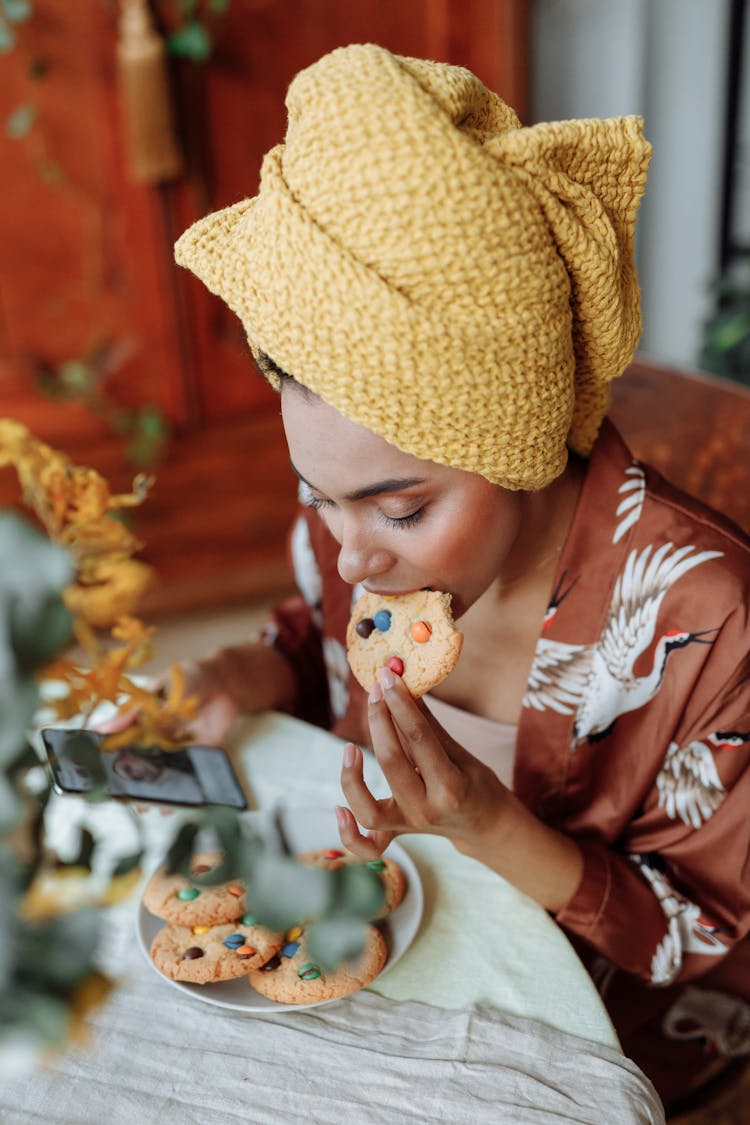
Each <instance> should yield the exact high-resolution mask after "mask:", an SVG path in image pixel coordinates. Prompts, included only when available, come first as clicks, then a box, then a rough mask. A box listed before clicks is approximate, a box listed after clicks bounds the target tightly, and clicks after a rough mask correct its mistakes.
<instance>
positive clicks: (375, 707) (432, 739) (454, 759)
mask: <svg viewBox="0 0 750 1125" xmlns="http://www.w3.org/2000/svg"><path fill="white" fill-rule="evenodd" d="M369 720H370V730H371V732H372V734H373V741H375V731H374V730H373V723H376V724H377V729H378V731H381V730H385V729H387V727H388V726H389V725H390V727H391V728H392V729H393V730H394V733H395V735H396V738H397V740H398V742H399V744H400V745H401V747H402V749H403V752H404V758H405V760H407V761H408V760H411V762H413V763H414V766H416V770H417V772H416V776H417V777H419V776H420V775H421V779H422V784H423V786H424V788H426V789H430V787H431V786H436V785H438V784H440V783H444V782H445V781H449V780H450V779H451V778H455V777H456V776H457V775H458V774H459V773H460V769H459V763H460V761H461V758H462V757H464V756H465V751H462V749H461V747H459V746H458V744H457V743H454V742H453V740H452V739H450V738H449V737H448V736H447V735H446V734H445V732H444V731H442V728H440V727H439V726H437V727H436V726H435V725H434V724H433V721H432V718H431V716H430V715H429V713H428V712H427V710H426V708H425V707H424V705H423V704H420V703H419V701H418V700H415V699H414V698H413V697H412V695H411V694H410V692H409V691H408V689H407V688H406V687H405V685H404V683H403V681H402V680H401V679H400V677H399V676H396V675H394V674H393V672H391V670H390V669H389V668H382V669H381V670H380V684H379V685H377V686H376V688H375V689H373V691H372V692H371V693H370V708H369ZM389 747H390V748H391V749H392V743H389ZM376 754H377V748H376ZM378 760H380V756H379V755H378ZM381 765H383V763H382V762H381ZM383 769H384V770H385V766H383Z"/></svg>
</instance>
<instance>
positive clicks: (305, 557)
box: [266, 422, 750, 1103]
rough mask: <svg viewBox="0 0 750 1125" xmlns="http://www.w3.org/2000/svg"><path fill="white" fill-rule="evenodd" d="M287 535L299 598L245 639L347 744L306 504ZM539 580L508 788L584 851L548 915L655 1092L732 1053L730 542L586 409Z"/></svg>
mask: <svg viewBox="0 0 750 1125" xmlns="http://www.w3.org/2000/svg"><path fill="white" fill-rule="evenodd" d="M292 551H293V556H294V561H295V569H296V573H297V578H298V583H299V587H300V590H301V593H302V596H301V597H299V598H295V599H291V600H290V601H289V602H287V603H285V604H283V605H282V606H280V607H279V608H278V610H277V611H276V612H275V613H274V615H273V619H272V622H271V623H270V624H269V627H268V629H267V633H266V639H267V640H268V641H269V643H273V644H275V645H276V647H277V648H278V649H279V650H280V651H281V652H283V653H284V654H285V655H286V656H287V657H288V658H289V659H290V660H291V661H292V663H293V665H294V667H295V669H296V671H297V675H298V682H299V685H300V688H299V698H298V706H297V710H296V713H297V714H299V715H300V716H301V717H303V718H306V719H308V720H310V721H312V722H315V723H318V724H320V725H324V726H328V727H330V728H331V729H332V730H333V731H334V732H335V733H336V734H338V735H340V736H341V737H343V738H347V739H351V740H353V741H355V742H358V743H360V744H362V745H367V742H368V730H367V725H366V699H365V695H364V692H363V691H362V690H361V688H360V687H359V686H358V684H357V683H356V682H355V681H354V680H353V678H352V677H351V675H350V673H349V670H348V667H347V665H346V659H345V654H344V648H343V645H344V636H345V630H346V624H347V621H348V619H349V615H350V610H351V605H352V601H353V599H354V598H356V596H357V595H358V591H356V590H355V591H352V588H351V587H349V586H348V585H346V584H345V583H344V582H343V581H342V580H341V579H340V577H339V575H338V572H337V569H336V559H337V545H336V543H335V541H334V540H333V539H332V537H331V536H330V535H329V534H328V532H327V531H326V529H325V527H324V526H323V523H322V521H320V520H319V519H318V517H317V516H316V515H315V513H313V512H310V511H305V512H304V514H303V515H302V516H301V518H300V522H299V523H298V525H297V527H296V528H295V531H294V533H293V537H292ZM553 591H554V593H553V597H552V600H551V603H550V607H549V609H548V612H547V615H546V624H545V627H544V628H543V630H542V633H541V636H540V639H539V642H538V644H537V649H536V654H535V658H534V662H533V666H532V669H531V673H530V676H529V685H528V692H527V696H526V699H525V701H524V707H523V710H522V714H521V719H520V722H519V728H518V737H517V744H516V758H515V767H514V778H513V789H514V791H515V792H516V793H517V794H518V796H519V797H520V798H521V799H522V800H523V801H524V802H525V803H526V805H527V806H528V807H529V808H530V809H531V810H533V812H535V813H536V815H537V816H539V817H540V818H541V819H542V820H544V821H546V822H548V823H549V824H551V825H554V826H555V827H556V828H559V829H560V830H561V831H563V832H566V833H568V834H569V835H571V836H572V837H574V838H575V839H576V841H577V842H578V844H579V845H580V847H581V848H582V850H583V855H584V873H583V878H582V880H581V883H580V885H579V887H578V889H577V890H576V892H575V894H574V895H573V897H572V898H571V899H570V901H569V902H568V903H567V905H566V906H565V908H564V909H563V910H561V911H560V912H559V913H558V914H557V922H558V923H559V925H560V926H562V927H563V929H564V930H565V931H566V933H567V934H568V936H569V937H570V938H571V940H572V941H573V943H574V945H575V947H576V949H577V951H578V953H579V955H580V956H581V957H582V959H583V961H584V963H585V964H586V966H587V968H588V969H589V971H590V972H591V974H592V976H593V978H594V980H595V981H596V983H597V985H598V987H599V989H600V991H601V993H602V996H603V998H604V1002H605V1003H606V1005H607V1007H608V1009H609V1011H610V1015H611V1016H612V1019H613V1022H614V1024H615V1026H616V1028H617V1030H618V1033H619V1034H620V1037H621V1040H622V1042H623V1046H624V1048H625V1050H626V1053H628V1054H629V1055H631V1057H633V1058H634V1059H635V1061H636V1062H637V1063H638V1064H639V1065H640V1066H641V1068H642V1069H643V1070H644V1071H645V1072H646V1073H647V1074H648V1075H649V1077H651V1078H652V1080H653V1081H654V1082H655V1084H656V1086H657V1089H659V1091H660V1093H661V1095H662V1097H663V1098H664V1100H665V1102H667V1103H669V1101H670V1100H671V1099H673V1097H674V1096H675V1095H676V1094H678V1093H685V1092H686V1090H687V1089H688V1087H689V1086H693V1085H698V1084H700V1083H701V1082H702V1081H703V1080H705V1079H706V1078H707V1077H709V1076H710V1075H711V1074H712V1073H714V1072H715V1071H717V1070H719V1069H721V1068H722V1067H723V1066H724V1065H725V1062H726V1059H727V1057H731V1056H733V1055H741V1054H746V1053H750V1005H748V1004H745V1003H744V1001H750V956H748V949H749V948H750V942H749V941H748V939H747V937H746V935H747V934H748V930H750V862H749V860H748V857H749V856H750V657H749V655H748V652H749V650H750V628H749V627H748V617H749V616H750V540H748V538H747V537H746V536H745V535H744V534H743V533H742V532H741V531H740V530H739V529H738V528H737V527H736V526H735V525H733V524H731V523H730V522H729V521H728V520H725V519H724V518H723V517H721V516H719V515H717V514H716V513H714V512H712V511H711V510H709V509H707V508H706V507H704V506H703V505H701V504H700V503H698V502H697V501H696V500H693V499H691V498H690V497H688V496H686V495H685V494H683V493H681V492H679V491H678V490H676V489H675V488H673V487H672V486H670V485H669V484H668V483H667V482H666V481H665V480H664V479H663V478H662V477H660V476H659V474H658V473H656V472H655V471H654V470H652V469H651V468H649V467H648V466H645V465H642V464H640V463H638V462H636V461H634V459H633V457H632V455H631V453H630V452H629V450H628V449H627V447H626V446H625V444H624V443H623V441H622V439H621V438H620V436H619V434H618V433H617V432H616V430H615V429H614V427H613V426H612V425H611V424H610V423H609V422H605V424H604V426H603V428H602V431H601V434H600V437H599V440H598V441H597V444H596V446H595V448H594V451H593V453H592V455H591V457H590V459H589V463H588V468H587V473H586V478H585V482H584V485H583V489H582V491H581V495H580V498H579V502H578V507H577V509H576V513H575V517H574V520H573V524H572V527H571V530H570V534H569V536H568V539H567V542H566V544H565V547H564V549H563V552H562V554H561V556H560V559H559V563H558V571H557V575H556V577H555V581H554V584H553ZM467 749H468V750H471V747H470V746H469V747H467Z"/></svg>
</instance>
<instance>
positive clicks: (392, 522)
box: [383, 507, 424, 529]
mask: <svg viewBox="0 0 750 1125" xmlns="http://www.w3.org/2000/svg"><path fill="white" fill-rule="evenodd" d="M423 514H424V507H421V508H417V510H416V512H410V513H409V515H408V516H386V515H385V513H383V519H384V520H385V522H386V525H387V526H388V527H400V528H402V529H403V528H406V527H414V525H415V524H417V523H419V521H420V520H421V518H422V516H423Z"/></svg>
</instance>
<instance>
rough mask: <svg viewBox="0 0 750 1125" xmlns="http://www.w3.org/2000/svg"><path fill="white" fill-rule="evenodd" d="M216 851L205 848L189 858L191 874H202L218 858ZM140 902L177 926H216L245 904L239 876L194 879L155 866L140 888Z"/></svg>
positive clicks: (232, 918)
mask: <svg viewBox="0 0 750 1125" xmlns="http://www.w3.org/2000/svg"><path fill="white" fill-rule="evenodd" d="M221 858H222V857H221V854H220V853H219V852H206V853H204V854H202V855H195V856H193V859H192V871H193V873H194V874H195V875H205V874H206V873H207V872H208V871H210V870H211V868H212V867H215V866H216V865H217V864H218V863H219V862H220V861H221ZM143 905H144V906H145V907H146V909H147V910H150V911H151V913H152V914H155V915H156V916H157V918H164V919H165V921H167V922H173V923H175V924H176V925H178V926H220V925H222V924H223V923H225V922H234V921H235V920H236V919H238V918H241V917H242V915H243V914H244V913H245V911H246V909H247V906H246V903H245V884H244V882H243V881H242V880H241V879H231V880H229V881H228V882H226V883H211V884H208V883H198V882H194V881H193V880H191V879H187V878H186V877H185V876H184V875H179V874H175V875H169V874H167V870H166V868H165V867H161V868H159V870H158V871H156V872H155V873H154V874H153V875H152V876H151V879H150V880H149V882H148V884H147V885H146V889H145V891H144V892H143Z"/></svg>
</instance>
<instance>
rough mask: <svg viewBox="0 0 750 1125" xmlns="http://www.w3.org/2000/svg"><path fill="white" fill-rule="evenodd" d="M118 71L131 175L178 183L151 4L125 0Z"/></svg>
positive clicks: (162, 57)
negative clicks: (150, 8)
mask: <svg viewBox="0 0 750 1125" xmlns="http://www.w3.org/2000/svg"><path fill="white" fill-rule="evenodd" d="M117 67H118V77H119V87H120V97H121V101H122V109H123V118H124V125H125V134H126V142H127V150H128V151H127V159H128V170H129V172H130V174H131V176H132V177H133V179H135V180H137V181H138V182H139V183H145V184H155V183H162V182H164V181H166V180H173V179H175V178H176V177H177V176H179V175H180V173H181V172H182V166H183V164H182V156H181V153H180V148H179V145H178V142H177V137H176V132H175V124H174V115H173V112H172V100H171V94H170V89H169V77H168V73H167V58H166V51H165V48H164V40H163V38H162V37H161V36H160V35H159V34H158V32H157V31H156V28H155V26H154V20H153V16H152V14H151V12H150V10H149V6H148V2H147V0H120V26H119V40H118V43H117Z"/></svg>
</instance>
